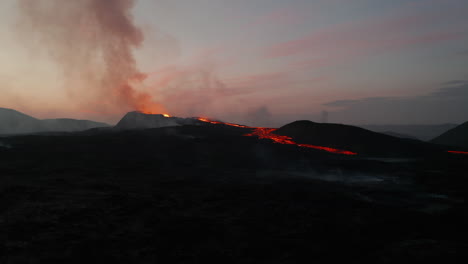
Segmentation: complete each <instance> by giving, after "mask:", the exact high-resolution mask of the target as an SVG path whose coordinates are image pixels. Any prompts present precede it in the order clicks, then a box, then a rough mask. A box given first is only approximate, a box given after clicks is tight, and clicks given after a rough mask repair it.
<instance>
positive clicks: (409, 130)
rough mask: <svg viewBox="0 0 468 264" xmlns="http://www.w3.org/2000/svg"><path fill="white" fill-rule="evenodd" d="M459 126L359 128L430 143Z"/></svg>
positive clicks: (370, 126) (372, 126)
mask: <svg viewBox="0 0 468 264" xmlns="http://www.w3.org/2000/svg"><path fill="white" fill-rule="evenodd" d="M456 126H457V124H440V125H361V126H359V127H362V128H365V129H368V130H371V131H374V132H379V133H385V134H387V133H388V132H392V133H397V134H401V135H408V136H412V137H415V138H417V139H420V140H424V141H429V140H431V139H433V138H435V137H437V136H439V135H442V134H443V133H445V132H447V131H448V130H450V129H452V128H455V127H456Z"/></svg>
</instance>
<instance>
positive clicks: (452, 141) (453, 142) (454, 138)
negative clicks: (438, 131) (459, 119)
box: [431, 122, 468, 148]
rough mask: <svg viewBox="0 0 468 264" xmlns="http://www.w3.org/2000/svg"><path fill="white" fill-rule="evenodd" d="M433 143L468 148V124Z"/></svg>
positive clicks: (458, 127)
mask: <svg viewBox="0 0 468 264" xmlns="http://www.w3.org/2000/svg"><path fill="white" fill-rule="evenodd" d="M431 142H433V143H436V144H440V145H445V146H452V147H463V148H468V122H466V123H463V124H461V125H459V126H457V127H456V128H453V129H451V130H449V131H447V132H445V133H444V134H442V135H440V136H438V137H436V138H435V139H433V140H432V141H431Z"/></svg>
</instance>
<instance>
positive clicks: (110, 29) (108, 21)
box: [18, 0, 163, 114]
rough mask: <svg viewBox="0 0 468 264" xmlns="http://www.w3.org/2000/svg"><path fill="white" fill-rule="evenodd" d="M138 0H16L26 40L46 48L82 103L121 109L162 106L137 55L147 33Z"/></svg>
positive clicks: (84, 106)
mask: <svg viewBox="0 0 468 264" xmlns="http://www.w3.org/2000/svg"><path fill="white" fill-rule="evenodd" d="M134 3H135V1H134V0H79V1H64V0H18V4H19V10H20V15H19V19H20V21H19V27H20V29H21V30H20V31H21V36H22V37H23V43H25V45H27V46H28V47H29V48H31V49H32V50H35V51H37V52H41V53H46V54H47V55H48V56H50V58H51V59H52V61H53V62H54V63H55V64H56V65H57V67H58V68H59V69H60V71H61V74H62V75H63V80H64V86H65V87H66V89H67V92H68V93H69V94H70V96H71V98H73V99H74V101H75V102H76V103H77V104H78V105H79V107H80V109H81V110H83V111H87V112H90V113H93V112H94V113H107V114H121V113H122V112H123V111H129V110H135V109H136V110H141V111H145V112H162V111H163V107H162V106H161V105H160V104H158V103H155V102H154V101H153V99H154V98H152V96H151V95H150V94H149V93H147V92H144V91H143V80H144V79H145V78H146V75H145V74H143V73H141V72H140V71H139V70H138V68H137V66H136V61H135V58H134V55H133V53H132V52H133V50H134V49H136V48H138V47H140V46H141V45H142V43H143V41H144V36H143V33H142V31H141V30H140V28H138V27H137V26H136V25H135V23H134V21H133V18H132V15H131V9H132V8H133V6H134Z"/></svg>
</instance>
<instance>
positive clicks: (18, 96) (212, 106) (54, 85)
mask: <svg viewBox="0 0 468 264" xmlns="http://www.w3.org/2000/svg"><path fill="white" fill-rule="evenodd" d="M92 1H93V0H77V1H76V2H80V3H87V2H92ZM36 2H42V3H45V7H44V8H43V9H41V10H39V11H38V9H33V8H30V7H29V6H27V5H28V3H31V1H29V0H2V1H1V2H0V17H2V23H1V25H0V43H1V49H0V107H5V108H13V109H16V110H19V111H22V112H24V113H26V114H29V115H32V116H35V117H38V118H58V117H70V118H80V119H92V120H97V121H105V122H109V123H115V122H116V121H118V119H119V118H120V117H122V116H123V115H124V114H125V113H126V112H128V111H131V110H140V109H134V106H135V105H138V106H140V105H141V104H134V103H133V101H132V102H130V101H131V100H129V101H127V100H122V99H121V94H120V95H118V96H117V97H116V98H117V99H115V98H114V99H112V98H111V97H112V96H115V93H114V92H113V91H114V90H112V89H114V87H113V86H112V85H120V83H119V84H116V83H118V82H116V81H115V80H112V81H110V80H108V79H105V81H103V80H104V79H102V78H101V77H100V75H99V73H100V72H101V70H102V72H106V73H105V74H109V76H115V75H119V74H120V73H121V71H120V70H119V71H115V72H114V71H112V69H108V67H110V66H109V65H112V64H113V63H123V64H124V65H123V66H125V69H126V73H128V72H129V71H130V73H131V74H129V75H125V76H130V77H128V78H126V77H122V78H125V79H129V78H132V79H133V75H132V74H133V73H144V74H146V78H142V80H141V82H140V80H138V82H137V83H134V82H133V81H132V87H133V88H134V89H135V91H137V92H138V96H135V97H138V98H140V97H141V98H143V97H144V100H145V102H146V103H147V104H146V105H145V108H150V107H154V109H150V110H151V111H152V112H164V113H169V114H171V115H177V116H207V117H212V118H219V119H222V120H225V121H228V122H237V123H243V124H249V125H259V126H278V125H282V124H285V123H287V122H290V121H294V120H297V119H309V120H312V121H320V114H321V112H322V111H328V112H329V121H330V122H334V123H347V124H435V123H462V122H466V121H468V16H467V14H468V1H466V0H413V1H409V0H393V1H388V0H288V1H284V0H235V1H234V0H231V1H227V0H196V1H189V0H139V1H134V2H135V3H134V5H133V6H131V5H130V4H131V2H132V1H130V0H110V1H106V2H107V3H108V4H106V8H108V10H107V9H106V11H105V12H113V10H114V7H112V6H110V5H112V4H113V3H114V2H115V3H119V4H120V5H122V6H123V5H124V4H122V3H125V6H124V7H122V8H123V9H124V8H127V6H126V4H129V6H128V10H129V12H131V13H130V14H129V16H128V19H129V20H131V21H133V22H134V26H135V28H136V29H138V30H141V33H142V35H141V38H140V35H138V34H136V33H135V32H136V31H135V30H134V28H133V26H130V25H127V24H119V26H121V27H125V28H122V29H117V30H116V29H115V27H114V28H113V29H114V30H116V31H115V32H105V33H102V32H104V30H106V28H105V27H103V28H100V26H101V25H100V24H98V22H93V21H91V19H95V18H93V17H92V16H90V15H88V14H87V13H86V12H81V11H80V12H78V11H74V10H72V9H73V8H78V7H79V8H82V6H80V4H77V5H76V6H78V7H75V6H72V5H68V6H64V5H63V3H64V2H72V1H59V0H36ZM59 2H60V3H61V4H60V5H57V6H55V3H59ZM19 3H21V5H22V6H20V4H19ZM47 4H49V5H54V6H47ZM35 8H37V7H35ZM62 8H65V9H66V11H63V9H62ZM100 8H101V7H100ZM62 11H63V12H62ZM99 12H102V10H100V11H99ZM88 13H89V12H88ZM84 14H86V16H85V15H84ZM96 14H99V13H96ZM29 15H30V16H34V18H25V17H27V16H29ZM130 15H131V16H130ZM112 19H114V18H112ZM103 21H104V20H103ZM106 21H107V20H106ZM106 21H104V22H106ZM31 22H32V23H31ZM101 22H102V21H101ZM107 22H108V21H107ZM28 23H29V24H28ZM25 25H27V26H25ZM127 29H128V31H131V34H133V33H135V34H136V35H135V34H134V35H131V36H130V37H128V35H125V41H124V40H122V39H123V38H122V37H121V36H124V34H127ZM124 31H125V32H124ZM138 32H139V31H138ZM138 32H137V33H138ZM101 33H102V34H101ZM114 33H115V34H117V36H116V35H113V34H114ZM129 34H130V33H129ZM102 36H104V37H105V38H106V39H105V41H104V40H101V39H100V38H101V37H102ZM127 37H128V38H127ZM114 41H118V42H119V43H120V44H119V45H126V46H125V47H124V48H122V49H120V48H119V49H116V50H115V51H113V52H112V53H110V52H109V53H107V51H104V49H109V48H110V47H114V46H113V42H114ZM88 42H89V43H91V42H92V43H94V44H89V46H88ZM122 43H123V44H122ZM63 45H67V46H66V48H65V47H64V46H63ZM127 47H130V48H131V51H132V52H133V55H134V58H135V65H130V66H129V65H127V64H125V63H126V62H122V61H123V60H126V61H127V62H129V63H130V64H131V60H132V58H133V57H132V54H125V56H124V55H122V57H120V55H118V56H119V58H118V60H117V62H114V58H113V56H115V54H118V53H119V52H121V50H123V51H125V50H126V49H125V48H127ZM88 49H90V50H91V49H93V50H94V52H88ZM101 53H103V54H104V53H105V54H104V55H102V54H101ZM92 56H95V57H99V59H93V57H92ZM101 56H102V57H103V58H101ZM101 59H102V60H111V61H112V62H111V63H106V64H103V63H102V62H98V60H101ZM95 60H96V61H95ZM103 65H104V66H103ZM119 65H120V66H116V67H120V69H122V67H123V66H122V65H121V64H119ZM78 66H79V67H80V68H79V69H78ZM127 66H128V67H127ZM133 66H135V67H133ZM102 67H105V69H104V68H102ZM109 71H111V72H112V74H113V75H111V74H110V73H109ZM109 78H110V77H109ZM143 79H144V80H143ZM104 85H107V86H108V87H105V88H102V86H104ZM98 90H99V92H98ZM119 93H120V92H119ZM140 95H142V96H140ZM143 95H144V96H143ZM109 98H110V99H109ZM149 101H151V103H149ZM153 103H154V104H153Z"/></svg>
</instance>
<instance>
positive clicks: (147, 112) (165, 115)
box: [138, 110, 171, 117]
mask: <svg viewBox="0 0 468 264" xmlns="http://www.w3.org/2000/svg"><path fill="white" fill-rule="evenodd" d="M138 112H140V113H142V114H146V115H158V113H155V112H152V111H148V110H139V111H138ZM159 115H162V116H164V117H171V115H169V114H159Z"/></svg>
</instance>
